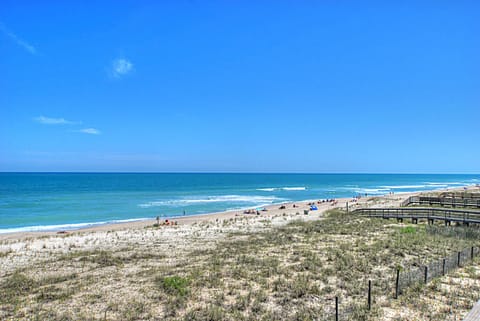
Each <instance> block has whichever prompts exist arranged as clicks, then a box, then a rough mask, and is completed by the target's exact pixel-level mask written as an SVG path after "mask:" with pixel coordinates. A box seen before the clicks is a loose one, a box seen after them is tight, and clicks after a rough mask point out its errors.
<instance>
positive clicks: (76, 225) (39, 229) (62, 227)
mask: <svg viewBox="0 0 480 321" xmlns="http://www.w3.org/2000/svg"><path fill="white" fill-rule="evenodd" d="M148 219H149V218H146V217H144V218H133V219H125V220H112V221H103V222H86V223H72V224H56V225H35V226H24V227H12V228H5V229H0V234H5V233H17V232H49V231H61V230H78V229H81V228H87V227H93V226H98V225H105V224H116V223H127V222H136V221H145V220H148ZM150 219H151V218H150Z"/></svg>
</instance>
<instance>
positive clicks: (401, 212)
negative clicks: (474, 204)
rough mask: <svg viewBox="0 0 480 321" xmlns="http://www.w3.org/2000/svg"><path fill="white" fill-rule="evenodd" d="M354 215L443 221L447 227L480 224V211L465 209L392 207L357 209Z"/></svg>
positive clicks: (398, 219) (414, 220) (400, 219)
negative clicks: (454, 224)
mask: <svg viewBox="0 0 480 321" xmlns="http://www.w3.org/2000/svg"><path fill="white" fill-rule="evenodd" d="M352 213H354V214H359V215H366V216H368V217H381V218H383V219H390V218H394V219H397V221H399V222H403V220H404V219H410V220H411V221H412V223H418V220H422V219H423V220H428V223H429V224H430V223H432V224H433V222H435V221H443V222H445V225H451V223H452V222H457V223H463V224H465V225H469V224H472V223H473V224H480V211H472V210H464V209H450V208H449V209H446V208H435V207H392V208H357V209H355V210H354V211H352Z"/></svg>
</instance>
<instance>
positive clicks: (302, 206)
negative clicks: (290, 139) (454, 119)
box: [0, 185, 480, 241]
mask: <svg viewBox="0 0 480 321" xmlns="http://www.w3.org/2000/svg"><path fill="white" fill-rule="evenodd" d="M464 190H470V191H472V190H478V191H480V187H479V186H477V185H465V186H459V187H450V188H441V189H432V190H423V191H412V192H397V193H393V194H379V195H368V194H367V196H361V197H360V198H359V199H358V200H357V201H356V202H354V203H352V200H353V198H352V197H343V198H338V199H334V200H335V201H336V203H335V206H332V205H334V204H333V203H331V202H324V203H323V202H321V201H320V203H317V202H319V200H301V201H292V202H281V203H275V204H270V205H265V206H261V207H262V208H266V209H267V211H265V212H263V211H262V212H260V215H259V216H262V217H271V216H273V215H278V214H283V213H279V212H281V211H284V212H289V213H290V214H291V213H292V211H294V212H295V211H298V212H300V214H303V211H304V210H309V208H310V205H309V203H315V205H317V207H318V210H317V211H318V213H323V212H325V211H326V210H328V209H333V208H338V207H346V203H347V202H348V203H349V206H351V208H355V207H358V206H359V205H360V204H363V205H367V203H368V200H372V199H383V200H389V199H390V201H393V200H395V199H392V198H395V197H397V198H398V197H400V199H398V200H397V201H398V203H399V204H400V203H401V202H402V201H403V200H404V199H406V198H408V197H410V196H415V195H419V194H422V193H441V192H447V191H450V192H451V191H464ZM294 204H295V205H296V206H295V207H293V205H294ZM328 205H329V206H328ZM281 206H285V207H287V208H285V209H284V210H282V209H280V208H279V207H281ZM252 208H257V207H247V208H242V209H237V210H227V211H220V212H211V213H203V214H192V215H185V216H168V217H162V218H161V219H160V222H165V220H169V221H174V222H177V224H179V225H191V224H194V223H200V222H205V221H213V220H219V219H231V218H235V217H238V216H241V217H252V216H257V215H255V214H245V213H244V211H245V210H246V209H252ZM156 223H157V220H156V219H155V218H139V219H126V220H125V221H120V222H106V223H101V222H100V223H98V224H96V223H92V226H85V227H80V228H71V229H68V228H65V229H52V230H43V231H14V232H5V233H0V241H5V240H20V239H25V238H36V237H45V236H54V235H60V234H63V235H71V234H80V233H85V232H96V231H119V230H127V229H138V228H146V227H149V226H152V225H153V224H156ZM74 224H76V223H72V224H71V225H74ZM78 224H83V223H78ZM85 224H88V223H85ZM58 225H69V224H58Z"/></svg>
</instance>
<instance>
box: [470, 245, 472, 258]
mask: <svg viewBox="0 0 480 321" xmlns="http://www.w3.org/2000/svg"><path fill="white" fill-rule="evenodd" d="M470 258H471V259H472V261H473V246H472V249H471V250H470Z"/></svg>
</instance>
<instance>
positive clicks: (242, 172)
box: [0, 171, 480, 175]
mask: <svg viewBox="0 0 480 321" xmlns="http://www.w3.org/2000/svg"><path fill="white" fill-rule="evenodd" d="M8 173H11V174H39V173H43V174H306V175H320V174H336V175H348V174H354V175H359V174H362V175H480V172H336V171H335V172H301V171H298V172H296V171H285V172H282V171H278V172H262V171H0V174H8Z"/></svg>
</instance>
